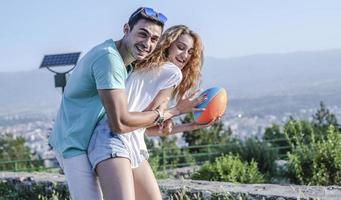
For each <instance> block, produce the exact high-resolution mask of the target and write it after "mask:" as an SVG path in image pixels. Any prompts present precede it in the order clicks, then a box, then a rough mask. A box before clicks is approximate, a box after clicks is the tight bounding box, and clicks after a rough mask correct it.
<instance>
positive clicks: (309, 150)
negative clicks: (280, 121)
mask: <svg viewBox="0 0 341 200" xmlns="http://www.w3.org/2000/svg"><path fill="white" fill-rule="evenodd" d="M307 125H308V123H306V122H304V121H290V122H289V123H288V124H286V129H285V130H286V131H285V133H286V134H288V135H289V134H292V135H293V136H294V137H293V140H292V141H291V142H290V144H291V145H292V149H293V150H292V152H290V153H288V157H289V165H288V169H289V172H288V173H289V177H290V178H291V179H292V181H294V182H295V183H299V184H308V185H332V184H336V185H341V134H340V133H339V131H338V130H337V129H336V128H335V127H334V126H333V125H330V126H329V127H328V129H327V130H326V133H324V136H319V137H318V138H319V139H316V133H315V132H314V129H313V127H312V125H310V127H306V126H307ZM303 130H308V132H307V133H305V132H303ZM307 141H309V142H307Z"/></svg>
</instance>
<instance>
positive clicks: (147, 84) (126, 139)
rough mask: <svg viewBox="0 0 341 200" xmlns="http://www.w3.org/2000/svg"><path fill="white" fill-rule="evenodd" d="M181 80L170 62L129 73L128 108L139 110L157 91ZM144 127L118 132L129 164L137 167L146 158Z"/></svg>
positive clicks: (127, 88) (180, 75) (174, 66)
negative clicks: (125, 149) (126, 151)
mask: <svg viewBox="0 0 341 200" xmlns="http://www.w3.org/2000/svg"><path fill="white" fill-rule="evenodd" d="M181 80H182V73H181V70H180V69H179V68H178V67H177V66H176V65H174V64H172V63H166V64H164V65H162V66H161V67H159V68H157V69H153V70H149V71H145V72H144V71H142V72H141V71H140V72H139V71H136V72H133V73H131V74H130V76H129V77H128V79H127V81H126V95H127V99H128V110H129V111H130V112H141V111H143V110H144V109H145V108H147V107H148V105H149V104H150V103H151V102H152V101H153V99H154V98H155V97H156V95H157V94H158V93H159V91H161V90H163V89H167V88H170V87H174V86H175V87H176V86H178V85H179V84H180V82H181ZM145 130H146V129H145V128H141V129H137V130H134V131H132V132H130V133H125V134H118V136H119V138H120V139H121V140H122V141H123V143H124V144H125V146H126V148H127V149H128V151H129V153H130V157H131V159H130V160H131V166H132V167H133V168H135V167H138V165H139V163H140V162H142V161H143V160H144V159H147V158H148V151H147V147H146V144H145V141H144V132H145Z"/></svg>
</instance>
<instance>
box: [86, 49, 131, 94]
mask: <svg viewBox="0 0 341 200" xmlns="http://www.w3.org/2000/svg"><path fill="white" fill-rule="evenodd" d="M92 71H93V75H94V78H95V82H96V88H97V89H124V88H125V81H126V79H127V72H126V69H125V66H124V64H123V63H122V62H121V60H118V59H117V58H115V55H113V54H109V53H108V54H105V55H103V56H101V57H100V58H98V59H97V60H96V61H95V63H94V64H93V66H92Z"/></svg>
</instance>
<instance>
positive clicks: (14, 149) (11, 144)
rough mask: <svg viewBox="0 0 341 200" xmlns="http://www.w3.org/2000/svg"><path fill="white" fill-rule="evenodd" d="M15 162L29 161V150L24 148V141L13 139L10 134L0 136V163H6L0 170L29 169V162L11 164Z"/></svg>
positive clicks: (22, 139) (20, 138)
mask: <svg viewBox="0 0 341 200" xmlns="http://www.w3.org/2000/svg"><path fill="white" fill-rule="evenodd" d="M16 160H31V153H30V149H29V148H28V147H27V146H25V139H24V138H22V137H15V136H13V135H12V134H10V133H7V134H4V135H1V136H0V161H3V162H6V163H4V164H2V165H0V170H16V169H23V168H24V169H27V168H30V166H31V164H30V163H29V162H20V163H17V164H15V163H12V162H11V161H16Z"/></svg>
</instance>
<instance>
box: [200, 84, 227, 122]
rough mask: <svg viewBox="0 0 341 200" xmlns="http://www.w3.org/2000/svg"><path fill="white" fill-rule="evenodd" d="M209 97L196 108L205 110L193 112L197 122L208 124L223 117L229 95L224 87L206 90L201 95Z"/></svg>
mask: <svg viewBox="0 0 341 200" xmlns="http://www.w3.org/2000/svg"><path fill="white" fill-rule="evenodd" d="M205 94H206V95H207V99H206V100H205V101H204V102H202V103H201V104H199V105H197V106H196V108H205V110H204V111H202V112H198V111H196V112H193V115H194V120H195V122H197V123H199V124H206V123H208V122H210V121H212V120H213V119H215V118H216V117H221V116H222V115H223V114H224V112H225V110H226V106H227V93H226V90H225V89H224V88H222V87H213V88H209V89H207V90H205V91H204V92H202V93H201V94H200V96H202V95H205Z"/></svg>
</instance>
